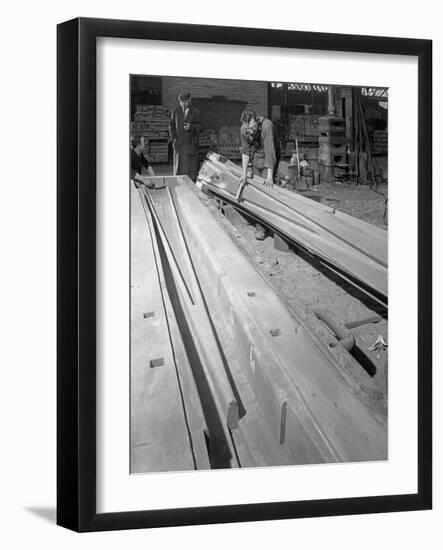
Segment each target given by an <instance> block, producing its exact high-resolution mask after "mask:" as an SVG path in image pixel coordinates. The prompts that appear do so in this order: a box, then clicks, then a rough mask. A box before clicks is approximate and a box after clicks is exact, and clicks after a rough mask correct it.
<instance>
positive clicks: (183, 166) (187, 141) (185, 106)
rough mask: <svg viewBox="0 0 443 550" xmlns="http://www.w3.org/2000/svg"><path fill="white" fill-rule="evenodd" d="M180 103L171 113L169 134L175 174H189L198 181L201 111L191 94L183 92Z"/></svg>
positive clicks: (179, 98)
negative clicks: (195, 104)
mask: <svg viewBox="0 0 443 550" xmlns="http://www.w3.org/2000/svg"><path fill="white" fill-rule="evenodd" d="M178 101H179V103H180V106H179V107H176V108H175V109H174V110H173V111H172V114H171V120H170V121H169V135H170V138H171V141H172V146H173V149H174V176H179V175H185V174H186V175H187V176H189V177H190V178H191V180H192V181H196V179H197V174H198V136H199V135H200V134H201V133H202V132H203V125H202V124H201V123H200V112H199V110H198V109H196V108H194V107H193V106H192V104H191V94H190V93H185V92H182V93H180V94H179V96H178Z"/></svg>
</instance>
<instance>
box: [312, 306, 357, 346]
mask: <svg viewBox="0 0 443 550" xmlns="http://www.w3.org/2000/svg"><path fill="white" fill-rule="evenodd" d="M310 310H311V311H312V313H313V314H314V315H315V316H316V317H317V319H320V321H323V323H325V325H327V326H328V327H329V328H330V329H331V330H332V332H333V333H334V334H335V336H336V337H337V340H338V343H339V344H340V345H341V346H342V347H343V348H344V349H345V350H347V351H349V352H351V351H352V350H353V349H354V346H355V336H354V335H353V334H352V333H351V332H350V331H349V330H348V329H347V328H346V327H345V326H344V325H343V324H342V323H340V321H339V320H338V319H335V318H334V317H332V315H331V314H330V313H328V312H327V310H326V309H325V308H324V307H321V306H312V307H311V308H310Z"/></svg>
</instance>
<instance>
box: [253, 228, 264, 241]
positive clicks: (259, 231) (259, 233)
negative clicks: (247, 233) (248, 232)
mask: <svg viewBox="0 0 443 550" xmlns="http://www.w3.org/2000/svg"><path fill="white" fill-rule="evenodd" d="M254 236H255V238H256V240H257V241H264V240H265V236H266V235H265V230H264V229H263V227H261V226H260V225H258V226H257V227H256V228H255V233H254Z"/></svg>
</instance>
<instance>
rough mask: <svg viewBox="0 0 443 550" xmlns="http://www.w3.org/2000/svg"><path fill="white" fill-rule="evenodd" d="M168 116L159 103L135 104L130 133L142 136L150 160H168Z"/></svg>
mask: <svg viewBox="0 0 443 550" xmlns="http://www.w3.org/2000/svg"><path fill="white" fill-rule="evenodd" d="M169 117H170V112H169V111H168V110H167V109H165V108H164V107H162V106H161V105H136V112H135V115H134V120H133V122H131V133H134V134H139V135H141V136H144V138H145V142H146V143H147V147H146V149H145V153H147V155H148V157H149V160H150V161H151V162H168V141H169Z"/></svg>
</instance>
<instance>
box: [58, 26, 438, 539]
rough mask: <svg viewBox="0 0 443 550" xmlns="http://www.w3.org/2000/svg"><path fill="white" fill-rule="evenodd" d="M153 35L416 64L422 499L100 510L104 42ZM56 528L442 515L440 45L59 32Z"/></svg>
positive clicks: (198, 29)
mask: <svg viewBox="0 0 443 550" xmlns="http://www.w3.org/2000/svg"><path fill="white" fill-rule="evenodd" d="M98 37H114V38H132V39H154V40H166V41H171V40H173V41H182V42H195V43H212V44H230V45H248V46H265V47H279V48H301V49H305V50H327V51H335V52H358V53H378V54H398V55H406V56H416V57H417V59H418V88H419V89H418V174H417V178H418V357H417V365H418V471H417V485H418V490H417V493H416V494H398V495H391V496H375V497H359V498H340V499H326V500H310V501H294V502H277V503H259V504H242V505H229V506H210V507H199V508H182V509H167V510H140V511H136V512H119V513H105V514H97V512H96V505H95V502H96V388H97V382H96V352H97V348H96V319H97V314H96V252H97V244H96V207H97V202H96V39H97V38H98ZM57 50H58V57H57V71H58V76H57V137H58V145H57V185H58V187H57V193H58V197H57V232H58V238H57V272H58V276H57V285H58V288H57V316H58V323H57V343H58V351H57V365H58V366H57V454H58V460H57V523H58V524H59V525H61V526H64V527H67V528H69V529H73V530H76V531H103V530H113V529H132V528H148V527H162V526H178V525H192V524H210V523H224V522H241V521H257V520H272V519H285V518H303V517H319V516H330V515H345V514H368V513H375V512H394V511H410V510H424V509H430V508H431V507H432V416H431V412H432V355H431V354H432V345H431V344H432V208H431V201H432V42H431V41H430V40H417V39H405V38H390V37H375V36H352V35H340V34H322V33H312V32H295V31H286V30H263V29H255V28H230V27H218V26H200V25H190V24H175V23H174V24H172V23H157V22H156V23H153V22H142V21H120V20H107V19H88V18H78V19H73V20H71V21H67V22H64V23H61V24H60V25H58V29H57Z"/></svg>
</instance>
